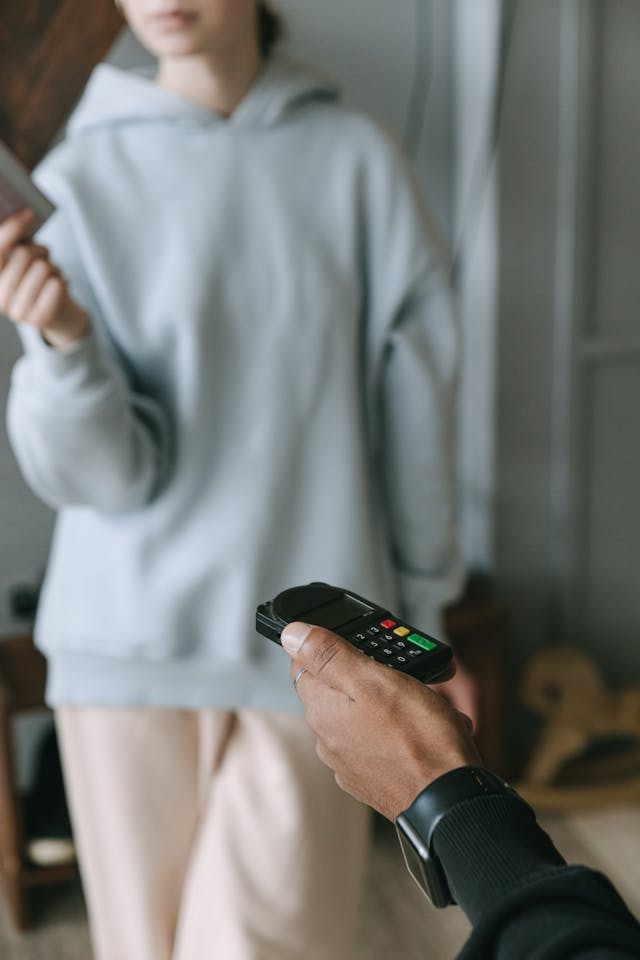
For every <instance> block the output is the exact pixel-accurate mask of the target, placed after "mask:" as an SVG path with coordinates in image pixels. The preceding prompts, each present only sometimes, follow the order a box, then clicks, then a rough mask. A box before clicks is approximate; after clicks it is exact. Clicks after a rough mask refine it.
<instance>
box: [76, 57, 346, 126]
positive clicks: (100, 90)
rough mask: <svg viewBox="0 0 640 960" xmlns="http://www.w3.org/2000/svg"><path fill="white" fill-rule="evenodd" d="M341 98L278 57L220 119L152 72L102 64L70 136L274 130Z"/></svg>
mask: <svg viewBox="0 0 640 960" xmlns="http://www.w3.org/2000/svg"><path fill="white" fill-rule="evenodd" d="M337 98H338V89H337V88H336V86H335V85H334V84H333V83H331V82H330V81H329V80H327V79H325V78H323V77H322V76H320V75H318V74H314V73H313V72H311V71H309V70H308V69H306V68H304V67H302V66H300V65H299V64H297V63H296V62H295V61H293V60H291V59H289V58H286V57H283V56H281V55H276V56H273V57H272V58H270V60H269V61H268V62H267V63H266V64H265V66H264V67H263V68H262V71H261V72H260V74H259V75H258V77H257V79H256V81H255V83H254V84H253V85H252V87H251V88H250V90H249V91H248V92H247V94H246V95H245V96H244V98H243V99H242V100H241V101H240V103H239V104H238V106H237V107H236V109H235V110H234V112H233V114H232V115H231V117H222V116H220V115H218V114H216V113H213V112H212V111H209V110H206V109H205V108H204V107H200V106H198V104H196V103H193V102H192V101H190V100H188V99H187V98H186V97H183V96H181V95H180V94H178V93H175V92H174V91H172V90H167V89H166V88H164V87H161V86H159V85H158V84H157V83H156V82H155V81H154V80H153V77H152V76H151V75H150V74H149V73H146V72H142V71H130V70H122V69H120V68H118V67H113V66H111V65H109V64H101V65H100V66H98V67H97V68H96V69H95V70H94V72H93V74H92V76H91V79H90V80H89V83H88V84H87V87H86V89H85V92H84V94H83V96H82V98H81V99H80V102H79V103H78V105H77V107H76V109H75V110H74V112H73V115H72V116H71V119H70V121H69V125H68V130H67V133H68V136H70V137H74V136H77V135H79V134H82V133H86V132H88V131H91V130H94V129H99V128H104V127H112V126H119V125H129V124H138V123H140V124H148V123H150V122H151V123H157V122H163V121H164V122H167V123H171V124H175V123H178V124H180V123H186V124H189V125H192V124H193V123H202V124H211V123H220V124H229V125H232V126H242V127H270V126H274V125H275V124H277V123H278V122H279V121H281V120H282V119H283V118H285V117H287V116H288V115H289V114H291V113H292V112H294V111H295V110H298V109H300V108H301V107H303V106H304V105H306V104H307V103H308V102H309V101H312V102H318V101H323V100H328V101H335V100H336V99H337Z"/></svg>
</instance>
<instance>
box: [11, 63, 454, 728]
mask: <svg viewBox="0 0 640 960" xmlns="http://www.w3.org/2000/svg"><path fill="white" fill-rule="evenodd" d="M37 179H38V180H39V182H40V183H41V185H42V187H43V188H44V190H45V191H46V192H47V193H48V194H49V195H50V196H51V197H52V198H53V199H54V201H55V202H56V204H57V205H58V212H57V213H56V214H55V215H54V217H53V218H52V219H51V220H50V221H49V223H48V224H47V225H46V226H45V228H44V229H43V231H42V232H41V234H40V237H39V239H40V241H41V242H43V243H45V244H47V245H48V246H49V247H50V249H51V251H52V259H53V260H54V262H56V263H58V264H59V265H60V266H61V267H62V269H63V271H64V272H65V274H66V275H67V276H68V277H69V279H70V282H71V289H72V293H73V294H74V296H75V297H76V298H77V300H78V301H79V302H81V303H82V304H83V305H84V306H85V307H86V308H87V309H88V311H89V312H90V314H91V316H92V318H93V324H94V331H95V332H94V333H93V334H92V335H91V336H90V337H89V338H88V339H86V340H85V341H83V342H82V343H81V344H79V345H77V346H76V347H75V348H74V349H72V350H70V351H66V352H63V351H60V350H55V349H52V348H50V347H48V346H47V345H46V344H45V343H44V341H43V340H42V339H41V338H40V337H39V336H38V334H37V333H36V332H35V331H33V330H30V329H22V330H21V336H22V338H23V344H24V350H25V352H24V356H23V357H22V358H21V359H20V360H19V361H18V363H17V364H16V367H15V371H14V375H13V380H12V386H11V393H10V399H9V409H8V425H9V432H10V437H11V441H12V444H13V447H14V450H15V453H16V456H17V458H18V461H19V463H20V466H21V469H22V471H23V473H24V476H25V478H26V480H27V481H28V483H29V484H30V486H31V487H32V488H33V490H34V491H35V492H36V494H38V495H39V496H40V497H41V498H42V499H43V500H44V501H46V502H47V503H49V504H51V505H52V506H53V507H55V508H57V509H58V510H59V516H58V521H57V526H56V530H55V535H54V541H53V547H52V553H51V557H50V562H49V567H48V572H47V576H46V581H45V584H44V588H43V592H42V597H41V603H40V608H39V611H38V619H37V624H36V638H37V642H38V644H39V645H40V647H41V648H42V649H43V650H44V651H45V652H46V654H47V656H48V658H49V665H50V672H49V689H48V698H49V702H50V703H51V704H53V705H62V704H94V705H158V706H177V707H201V706H223V707H231V706H253V707H259V708H273V709H284V710H296V709H298V701H297V698H296V697H295V696H294V694H293V692H292V689H291V684H290V679H289V671H288V661H287V657H286V656H285V655H284V653H283V652H282V651H281V650H280V649H279V648H278V647H277V646H276V645H274V644H272V643H269V642H268V641H267V640H265V639H264V638H262V637H260V636H258V635H257V634H256V632H255V626H254V615H255V607H256V604H257V603H258V602H260V601H263V600H266V599H268V598H270V597H271V596H273V595H274V594H275V593H277V592H278V591H280V590H282V589H283V588H285V587H287V586H291V585H294V584H298V583H303V582H307V581H309V580H314V579H323V580H328V581H331V582H335V583H338V584H342V585H344V586H348V587H351V588H354V589H356V590H357V591H359V592H361V593H364V594H366V595H368V596H370V598H371V599H374V600H377V601H379V602H380V603H382V604H388V605H389V606H390V607H391V608H392V609H395V610H396V612H403V613H404V614H405V616H406V617H407V618H408V620H409V621H410V622H412V623H413V625H415V626H417V627H421V628H423V629H425V630H427V631H432V632H434V631H435V632H438V619H437V616H438V610H439V608H440V607H441V605H442V604H443V603H444V602H445V601H446V600H448V599H449V598H451V597H452V595H453V594H454V593H455V591H456V589H457V587H458V582H459V570H458V564H457V559H456V550H455V538H454V524H453V508H452V490H453V484H452V446H453V438H452V421H453V404H454V390H455V379H456V366H457V352H458V351H457V347H458V335H457V329H456V324H455V321H454V318H453V315H452V310H451V304H450V299H449V294H448V289H447V284H446V280H445V276H444V273H443V271H442V269H441V264H440V263H439V261H438V256H437V254H436V245H435V240H434V235H433V232H432V230H431V227H430V225H429V222H428V219H427V217H426V215H425V212H424V208H423V205H422V203H421V201H420V199H419V197H418V195H417V193H416V191H415V189H414V186H413V183H412V181H411V177H410V176H409V174H408V172H407V170H406V168H405V166H404V165H403V162H402V160H401V159H400V157H399V155H398V152H397V150H396V148H395V147H394V146H393V144H392V143H391V142H390V141H389V140H388V138H387V137H386V136H385V135H384V134H383V133H381V131H380V130H379V129H378V128H377V127H376V126H375V124H374V123H373V122H371V121H370V120H369V119H366V118H364V117H362V116H360V115H358V114H356V113H354V112H352V111H350V110H347V109H346V108H344V107H343V106H341V105H340V104H339V103H338V102H337V98H336V93H335V91H334V90H333V89H332V88H331V86H329V85H327V84H326V83H325V82H323V81H319V80H318V79H317V78H315V77H313V76H311V75H310V74H308V73H307V72H305V71H303V70H301V69H300V68H299V67H297V66H296V65H294V64H293V63H291V62H290V61H287V60H285V59H283V58H274V59H273V60H272V61H271V62H270V64H269V65H268V66H267V67H266V68H265V69H264V71H263V73H262V75H261V77H260V78H259V79H258V81H257V82H256V84H255V85H254V87H253V88H252V89H251V91H250V92H249V94H248V95H247V96H246V98H245V99H244V100H243V101H242V103H241V104H240V105H239V107H238V108H237V110H236V111H235V112H234V114H233V116H232V117H231V119H228V120H225V119H222V118H220V117H218V116H216V115H213V114H211V113H209V112H207V111H205V110H203V109H201V108H199V107H198V106H196V105H194V104H192V103H190V102H188V101H186V100H184V99H183V98H181V97H180V96H178V95H176V94H174V93H172V92H169V91H167V90H165V89H162V88H161V87H159V86H157V85H156V84H154V83H153V81H151V80H149V79H146V78H144V77H142V76H140V75H138V74H132V73H127V72H123V71H120V70H117V69H115V68H113V67H109V66H101V67H99V68H98V69H97V70H96V72H95V73H94V75H93V77H92V79H91V81H90V83H89V85H88V87H87V90H86V92H85V95H84V97H83V99H82V101H81V102H80V105H79V107H78V108H77V110H76V112H75V114H74V116H73V117H72V119H71V122H70V125H69V130H68V137H67V139H66V140H65V142H64V143H63V144H62V145H60V146H59V147H57V148H56V149H55V150H54V151H53V152H52V153H51V154H50V156H49V157H48V158H47V159H46V160H45V162H44V164H43V165H42V166H41V168H40V169H39V171H38V174H37Z"/></svg>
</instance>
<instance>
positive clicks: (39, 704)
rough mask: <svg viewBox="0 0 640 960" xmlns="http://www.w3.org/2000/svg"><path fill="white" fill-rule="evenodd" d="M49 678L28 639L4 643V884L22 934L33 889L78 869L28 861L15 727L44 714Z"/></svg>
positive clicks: (0, 783)
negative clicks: (26, 717)
mask: <svg viewBox="0 0 640 960" xmlns="http://www.w3.org/2000/svg"><path fill="white" fill-rule="evenodd" d="M45 676H46V663H45V659H44V657H43V656H42V654H41V653H40V652H39V651H38V650H36V648H35V647H34V645H33V639H32V637H31V635H30V634H23V635H21V636H16V637H10V638H7V639H3V640H0V879H1V880H2V887H3V890H4V893H5V895H6V897H7V900H8V903H9V908H10V911H11V915H12V918H13V920H14V923H15V925H16V927H17V928H18V929H19V930H25V929H26V928H27V926H28V924H29V892H30V891H31V890H32V889H33V888H34V887H39V886H43V885H45V884H50V883H59V882H60V881H63V880H70V879H72V878H73V877H75V876H77V868H76V866H75V865H71V866H60V867H46V868H45V867H37V866H34V865H32V864H30V863H29V861H28V860H27V858H26V856H25V837H24V832H23V825H22V810H21V801H20V797H19V795H18V791H17V788H16V779H15V763H14V748H13V725H14V724H13V721H14V719H15V718H16V717H17V716H18V715H19V714H24V713H28V712H33V711H41V710H45V709H46V707H45V703H44V687H45Z"/></svg>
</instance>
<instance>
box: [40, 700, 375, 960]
mask: <svg viewBox="0 0 640 960" xmlns="http://www.w3.org/2000/svg"><path fill="white" fill-rule="evenodd" d="M56 721H57V727H58V735H59V739H60V746H61V752H62V757H63V764H64V768H65V777H66V780H67V789H68V793H69V801H70V807H71V815H72V819H73V824H74V832H75V839H76V843H77V846H78V854H79V860H80V867H81V872H82V877H83V883H84V889H85V895H86V899H87V904H88V910H89V917H90V923H91V931H92V938H93V943H94V950H95V960H349V958H351V957H352V956H353V954H352V949H351V947H352V942H353V938H354V935H355V930H356V923H357V914H358V906H359V900H360V892H361V886H362V879H363V872H364V863H365V855H366V847H367V832H368V831H367V823H368V817H367V811H366V809H365V808H364V807H363V806H361V805H360V804H357V803H356V802H355V801H353V800H351V799H350V798H349V797H347V796H346V795H345V794H343V793H342V792H341V791H340V790H339V789H338V788H337V787H336V785H335V782H334V780H333V775H332V773H331V772H330V771H329V770H328V769H327V768H326V767H324V766H323V765H322V764H321V763H320V761H319V760H318V759H317V757H316V755H315V749H314V737H313V735H312V733H311V731H310V730H309V729H308V727H307V726H306V724H305V722H304V720H303V719H302V717H298V716H292V715H288V714H279V713H268V712H261V711H254V710H239V711H233V712H231V711H224V710H209V709H207V710H195V711H190V710H165V709H147V708H139V709H119V708H117V709H104V708H100V709H97V708H88V707H65V708H62V709H59V710H58V711H57V713H56Z"/></svg>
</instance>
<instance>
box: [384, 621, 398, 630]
mask: <svg viewBox="0 0 640 960" xmlns="http://www.w3.org/2000/svg"><path fill="white" fill-rule="evenodd" d="M395 625H396V622H395V620H383V621H382V623H381V624H380V626H381V627H384V628H385V630H391V628H392V627H395Z"/></svg>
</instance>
